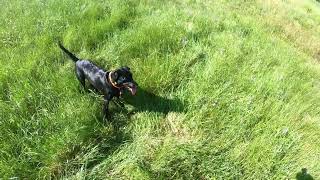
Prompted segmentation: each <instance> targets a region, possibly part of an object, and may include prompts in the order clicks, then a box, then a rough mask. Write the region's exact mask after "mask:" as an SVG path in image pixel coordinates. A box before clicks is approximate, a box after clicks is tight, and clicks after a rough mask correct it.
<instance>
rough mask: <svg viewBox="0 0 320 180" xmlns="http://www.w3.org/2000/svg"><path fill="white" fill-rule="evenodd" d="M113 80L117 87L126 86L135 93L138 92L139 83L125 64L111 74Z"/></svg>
mask: <svg viewBox="0 0 320 180" xmlns="http://www.w3.org/2000/svg"><path fill="white" fill-rule="evenodd" d="M110 78H111V81H112V82H113V83H114V85H115V86H116V87H119V88H125V89H127V90H129V91H130V92H131V94H132V95H135V94H136V92H137V83H136V82H135V81H134V80H133V78H132V73H131V72H130V68H129V67H127V66H123V67H121V68H119V69H117V70H115V71H113V72H112V73H111V74H110Z"/></svg>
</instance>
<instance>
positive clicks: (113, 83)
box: [108, 71, 121, 89]
mask: <svg viewBox="0 0 320 180" xmlns="http://www.w3.org/2000/svg"><path fill="white" fill-rule="evenodd" d="M112 73H113V71H110V72H109V75H108V79H109V82H110V83H111V85H112V86H113V87H115V88H117V89H121V87H119V86H117V83H116V82H112V78H111V74H112Z"/></svg>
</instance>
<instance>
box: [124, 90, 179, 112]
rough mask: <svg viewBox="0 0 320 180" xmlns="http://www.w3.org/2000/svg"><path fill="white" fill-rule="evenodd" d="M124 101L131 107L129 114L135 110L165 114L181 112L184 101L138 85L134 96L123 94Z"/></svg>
mask: <svg viewBox="0 0 320 180" xmlns="http://www.w3.org/2000/svg"><path fill="white" fill-rule="evenodd" d="M124 102H125V103H126V104H129V105H131V106H132V107H133V110H131V111H129V114H133V113H136V112H158V113H163V114H167V113H169V112H182V111H183V110H184V105H183V104H184V103H183V102H182V101H181V100H180V99H178V98H174V97H173V98H167V97H162V96H158V95H156V94H154V93H152V92H149V91H147V90H144V89H142V88H140V87H138V89H137V94H136V95H135V96H130V95H128V94H126V95H124Z"/></svg>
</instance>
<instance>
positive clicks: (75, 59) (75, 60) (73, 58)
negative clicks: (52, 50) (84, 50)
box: [58, 42, 80, 62]
mask: <svg viewBox="0 0 320 180" xmlns="http://www.w3.org/2000/svg"><path fill="white" fill-rule="evenodd" d="M58 46H59V47H60V49H62V51H63V52H65V53H66V54H67V55H68V56H69V57H70V58H71V59H72V61H73V62H77V61H78V60H80V59H79V58H77V57H76V56H75V55H74V54H72V53H71V52H70V51H69V50H68V49H66V48H65V47H63V45H62V44H61V42H58Z"/></svg>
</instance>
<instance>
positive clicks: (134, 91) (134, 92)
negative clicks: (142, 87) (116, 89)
mask: <svg viewBox="0 0 320 180" xmlns="http://www.w3.org/2000/svg"><path fill="white" fill-rule="evenodd" d="M129 89H130V91H131V94H132V95H133V96H134V95H135V94H136V92H137V89H136V87H135V86H134V87H132V88H129Z"/></svg>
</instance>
